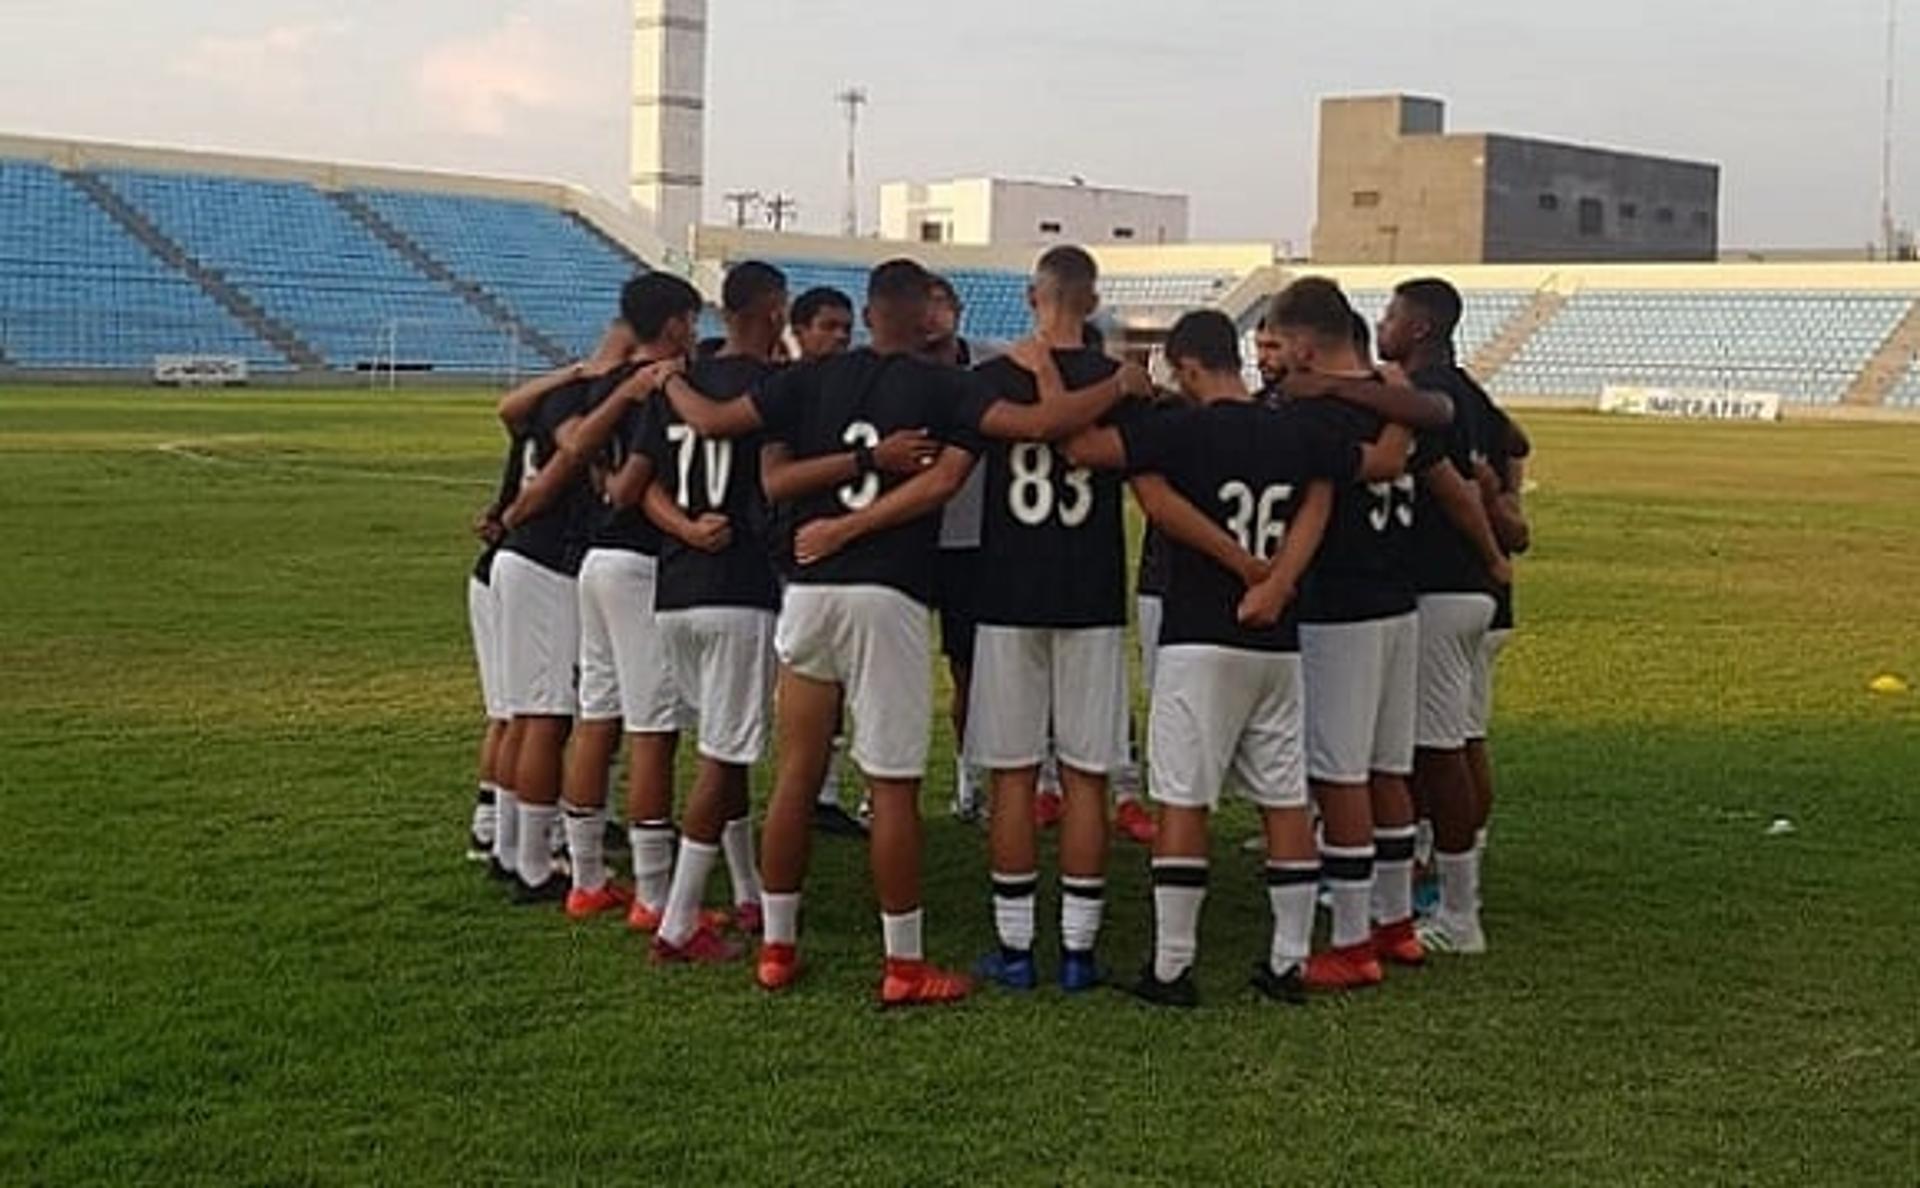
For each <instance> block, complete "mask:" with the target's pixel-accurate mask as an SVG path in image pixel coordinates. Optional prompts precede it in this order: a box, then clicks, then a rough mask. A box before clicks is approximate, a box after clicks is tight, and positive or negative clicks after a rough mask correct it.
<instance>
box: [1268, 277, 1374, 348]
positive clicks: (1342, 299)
mask: <svg viewBox="0 0 1920 1188" xmlns="http://www.w3.org/2000/svg"><path fill="white" fill-rule="evenodd" d="M1267 324H1268V326H1270V327H1271V328H1273V329H1275V330H1304V331H1306V332H1308V333H1310V334H1313V335H1316V336H1318V337H1320V338H1322V339H1326V340H1328V341H1335V342H1338V341H1344V340H1346V339H1349V338H1351V337H1352V335H1353V306H1352V305H1351V304H1349V303H1348V301H1347V295H1346V294H1345V293H1342V292H1341V291H1340V286H1339V285H1336V284H1334V283H1333V282H1332V281H1330V280H1328V279H1327V278H1325V277H1323V276H1307V277H1302V278H1300V279H1299V280H1297V281H1294V282H1293V283H1292V284H1290V285H1288V286H1287V287H1286V288H1284V289H1282V290H1280V292H1278V293H1276V294H1275V295H1274V298H1273V302H1272V304H1270V305H1269V306H1268V307H1267Z"/></svg>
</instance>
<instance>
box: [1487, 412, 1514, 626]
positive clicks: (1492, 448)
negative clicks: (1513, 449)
mask: <svg viewBox="0 0 1920 1188" xmlns="http://www.w3.org/2000/svg"><path fill="white" fill-rule="evenodd" d="M1486 412H1487V447H1488V454H1489V455H1490V461H1491V463H1492V465H1493V471H1494V473H1495V474H1497V475H1499V476H1500V490H1501V491H1502V492H1506V491H1511V490H1513V455H1512V453H1510V452H1509V451H1508V448H1507V443H1508V441H1509V439H1510V437H1511V435H1512V432H1513V421H1512V420H1511V419H1510V418H1509V417H1508V416H1507V414H1506V411H1505V410H1503V409H1502V408H1501V407H1500V406H1499V405H1497V404H1495V403H1493V401H1492V400H1488V401H1487V406H1486ZM1501 550H1502V552H1506V547H1505V546H1504V545H1503V546H1501ZM1506 555H1507V556H1512V555H1513V554H1512V553H1510V552H1507V553H1506ZM1491 629H1492V630H1494V631H1511V630H1513V586H1512V585H1510V584H1509V585H1505V586H1498V587H1495V589H1494V591H1493V626H1492V628H1491Z"/></svg>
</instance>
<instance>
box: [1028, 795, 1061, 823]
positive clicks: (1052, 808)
mask: <svg viewBox="0 0 1920 1188" xmlns="http://www.w3.org/2000/svg"><path fill="white" fill-rule="evenodd" d="M1066 815H1067V802H1066V800H1065V799H1064V798H1063V797H1061V795H1060V794H1059V793H1058V792H1037V793H1035V794H1034V797H1033V824H1034V827H1035V828H1037V829H1052V828H1053V827H1054V826H1055V825H1058V824H1059V823H1060V818H1062V817H1064V816H1066Z"/></svg>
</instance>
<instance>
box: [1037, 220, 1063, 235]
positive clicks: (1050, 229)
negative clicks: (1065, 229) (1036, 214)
mask: <svg viewBox="0 0 1920 1188" xmlns="http://www.w3.org/2000/svg"><path fill="white" fill-rule="evenodd" d="M1040 234H1042V235H1058V234H1060V224H1059V223H1056V222H1054V221H1053V220H1052V219H1041V220H1040Z"/></svg>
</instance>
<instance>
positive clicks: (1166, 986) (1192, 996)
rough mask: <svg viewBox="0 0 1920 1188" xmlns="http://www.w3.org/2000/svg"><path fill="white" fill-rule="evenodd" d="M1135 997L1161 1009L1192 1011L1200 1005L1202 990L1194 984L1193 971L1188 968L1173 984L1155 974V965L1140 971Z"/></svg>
mask: <svg viewBox="0 0 1920 1188" xmlns="http://www.w3.org/2000/svg"><path fill="white" fill-rule="evenodd" d="M1133 996H1134V997H1135V998H1137V999H1139V1000H1140V1001H1141V1002H1145V1003H1151V1004H1153V1005H1154V1006H1161V1007H1179V1008H1181V1009H1182V1010H1191V1009H1192V1008H1194V1007H1197V1006H1199V1005H1200V988H1199V987H1198V986H1195V985H1194V984H1193V969H1192V967H1188V968H1186V969H1183V970H1181V971H1180V976H1179V977H1177V978H1175V979H1173V981H1171V982H1163V981H1161V980H1160V979H1159V978H1158V977H1157V976H1155V974H1154V972H1153V965H1152V963H1151V962H1149V963H1148V965H1147V967H1146V968H1145V969H1143V970H1141V971H1140V979H1139V980H1138V981H1136V982H1135V983H1134V984H1133Z"/></svg>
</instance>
